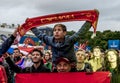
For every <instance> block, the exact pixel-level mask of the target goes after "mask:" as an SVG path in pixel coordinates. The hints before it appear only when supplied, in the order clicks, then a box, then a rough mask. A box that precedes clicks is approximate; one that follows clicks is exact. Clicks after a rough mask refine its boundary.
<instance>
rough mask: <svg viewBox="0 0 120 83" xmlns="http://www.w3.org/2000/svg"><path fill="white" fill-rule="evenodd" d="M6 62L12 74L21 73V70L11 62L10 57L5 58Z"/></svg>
mask: <svg viewBox="0 0 120 83" xmlns="http://www.w3.org/2000/svg"><path fill="white" fill-rule="evenodd" d="M6 62H7V63H8V65H9V66H10V69H11V70H13V71H14V72H16V73H21V72H22V71H23V70H22V68H20V67H18V66H17V65H15V63H14V62H13V61H12V60H11V58H10V57H7V58H6Z"/></svg>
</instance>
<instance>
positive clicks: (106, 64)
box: [105, 49, 120, 73]
mask: <svg viewBox="0 0 120 83" xmlns="http://www.w3.org/2000/svg"><path fill="white" fill-rule="evenodd" d="M110 51H113V52H114V53H115V55H116V57H117V67H116V68H115V71H114V72H115V73H120V58H119V54H118V52H117V51H116V50H115V49H109V50H107V51H106V53H105V66H106V68H105V70H110V62H109V61H108V52H110Z"/></svg>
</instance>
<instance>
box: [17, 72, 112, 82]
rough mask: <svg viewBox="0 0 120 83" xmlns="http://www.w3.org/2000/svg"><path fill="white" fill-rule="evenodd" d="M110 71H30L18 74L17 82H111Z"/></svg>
mask: <svg viewBox="0 0 120 83" xmlns="http://www.w3.org/2000/svg"><path fill="white" fill-rule="evenodd" d="M108 74H109V72H95V73H92V74H87V73H85V72H69V73H30V74H17V75H16V77H15V83H48V82H49V83H110V78H109V77H108Z"/></svg>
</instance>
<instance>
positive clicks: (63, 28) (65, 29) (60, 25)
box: [53, 24, 67, 31]
mask: <svg viewBox="0 0 120 83" xmlns="http://www.w3.org/2000/svg"><path fill="white" fill-rule="evenodd" d="M55 27H61V28H62V30H63V31H67V28H66V26H65V25H64V24H56V25H55V26H54V27H53V31H54V29H55Z"/></svg>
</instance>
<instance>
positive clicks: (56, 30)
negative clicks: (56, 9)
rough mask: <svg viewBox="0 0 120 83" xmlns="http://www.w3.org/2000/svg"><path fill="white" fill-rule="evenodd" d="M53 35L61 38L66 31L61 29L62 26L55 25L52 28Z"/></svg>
mask: <svg viewBox="0 0 120 83" xmlns="http://www.w3.org/2000/svg"><path fill="white" fill-rule="evenodd" d="M53 35H54V38H55V39H63V38H64V37H65V35H66V32H65V31H63V30H62V27H60V26H56V27H55V28H54V30H53Z"/></svg>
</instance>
